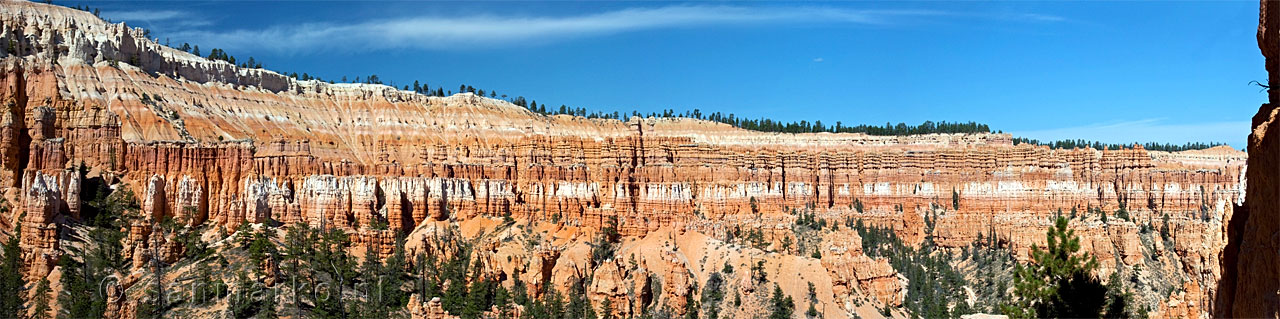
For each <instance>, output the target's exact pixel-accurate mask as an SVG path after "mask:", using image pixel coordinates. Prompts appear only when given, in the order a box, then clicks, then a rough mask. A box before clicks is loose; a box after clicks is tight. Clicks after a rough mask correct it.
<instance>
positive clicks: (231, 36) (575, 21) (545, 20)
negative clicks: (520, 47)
mask: <svg viewBox="0 0 1280 319" xmlns="http://www.w3.org/2000/svg"><path fill="white" fill-rule="evenodd" d="M944 14H945V13H942V12H936V11H910V10H848V9H836V8H816V7H785V8H762V7H737V6H668V7H659V8H630V9H622V10H616V11H608V12H602V13H594V14H585V15H574V16H559V17H535V16H495V15H483V16H469V17H442V16H421V17H410V18H399V19H381V20H376V21H373V20H371V21H366V22H361V23H355V24H334V23H309V24H299V25H282V26H274V27H269V28H266V29H259V30H249V29H240V30H231V31H203V30H187V31H179V32H176V33H175V34H174V37H175V38H183V39H190V40H191V41H195V42H199V43H208V44H209V45H211V46H212V45H216V46H219V47H224V48H233V49H266V50H272V51H276V52H280V53H291V52H306V51H311V50H317V49H332V50H379V49H398V48H418V49H450V48H458V47H476V46H481V47H484V46H490V47H494V46H507V45H513V44H522V43H527V42H534V41H538V42H547V41H557V40H564V39H569V38H581V37H590V36H601V35H609V34H617V33H623V32H634V31H643V30H653V29H664V28H681V27H705V26H726V25H729V26H732V25H758V24H764V23H793V22H803V23H845V24H858V25H885V24H892V23H894V22H897V21H898V20H900V19H903V18H907V17H921V16H933V15H944Z"/></svg>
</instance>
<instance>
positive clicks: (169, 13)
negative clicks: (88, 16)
mask: <svg viewBox="0 0 1280 319" xmlns="http://www.w3.org/2000/svg"><path fill="white" fill-rule="evenodd" d="M102 16H103V17H105V18H108V19H111V20H115V21H125V22H134V21H152V22H155V21H164V20H172V19H178V18H184V17H187V16H188V14H187V13H186V12H183V11H175V10H139V11H115V12H111V11H108V12H103V13H102Z"/></svg>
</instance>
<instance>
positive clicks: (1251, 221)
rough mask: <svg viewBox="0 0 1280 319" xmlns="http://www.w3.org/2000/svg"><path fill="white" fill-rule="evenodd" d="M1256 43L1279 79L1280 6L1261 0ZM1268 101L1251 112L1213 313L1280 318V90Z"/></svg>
mask: <svg viewBox="0 0 1280 319" xmlns="http://www.w3.org/2000/svg"><path fill="white" fill-rule="evenodd" d="M1259 11H1260V14H1259V18H1258V47H1259V48H1260V49H1261V50H1262V56H1263V57H1265V58H1266V68H1267V74H1268V77H1267V79H1268V82H1267V84H1268V85H1275V84H1277V83H1280V5H1277V4H1275V3H1271V2H1268V1H1261V8H1260V10H1259ZM1267 96H1268V103H1264V104H1262V106H1261V107H1260V108H1258V113H1257V114H1255V115H1254V116H1253V130H1252V131H1251V133H1250V134H1249V146H1248V147H1249V148H1248V150H1249V160H1248V161H1249V169H1248V172H1247V174H1246V175H1247V176H1246V178H1247V179H1248V181H1249V183H1248V189H1247V190H1246V195H1245V201H1244V207H1242V208H1244V209H1243V210H1242V213H1241V214H1239V215H1237V216H1233V217H1232V218H1231V219H1230V221H1229V223H1228V226H1227V232H1228V235H1229V237H1230V239H1231V244H1230V245H1229V246H1228V247H1227V248H1226V249H1225V250H1224V251H1223V252H1222V262H1221V267H1222V271H1223V272H1224V274H1223V280H1222V281H1221V282H1220V283H1219V288H1218V290H1219V291H1220V294H1219V296H1218V298H1217V299H1216V303H1215V304H1214V315H1215V316H1221V317H1240V318H1263V317H1266V318H1275V317H1280V293H1277V291H1280V253H1277V252H1280V237H1277V236H1276V233H1278V232H1280V207H1277V206H1276V204H1275V203H1276V202H1277V200H1280V185H1276V183H1277V181H1280V179H1277V176H1280V171H1277V169H1280V163H1277V162H1276V160H1277V158H1280V132H1277V131H1280V126H1275V125H1273V124H1275V123H1276V120H1277V113H1278V112H1277V110H1280V108H1277V106H1280V89H1276V88H1271V87H1268V88H1267Z"/></svg>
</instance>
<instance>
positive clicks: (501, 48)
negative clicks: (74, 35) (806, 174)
mask: <svg viewBox="0 0 1280 319" xmlns="http://www.w3.org/2000/svg"><path fill="white" fill-rule="evenodd" d="M56 3H58V4H62V5H67V6H75V5H89V6H92V7H96V8H101V9H102V16H103V17H104V18H109V19H112V20H115V21H121V20H123V21H126V22H127V23H129V24H130V25H134V26H141V27H146V28H149V29H151V30H152V35H153V36H155V37H158V38H160V39H161V41H164V40H165V39H168V40H169V41H170V42H171V43H173V44H174V45H175V46H177V45H178V44H181V43H183V42H190V43H192V44H198V45H199V46H200V48H201V50H202V52H203V53H206V54H207V53H208V52H209V51H208V50H209V49H212V48H222V49H225V50H226V51H227V52H228V53H230V54H231V55H234V56H236V57H237V58H238V59H240V60H244V59H246V58H248V57H249V56H253V57H255V59H257V60H259V61H262V62H263V63H264V64H265V65H266V67H267V68H269V69H273V70H281V71H291V72H298V73H302V72H307V73H309V74H311V75H315V76H320V77H323V78H325V79H335V80H336V79H339V78H341V77H342V76H348V77H350V78H354V77H355V76H362V77H363V76H367V75H369V74H377V75H378V76H379V77H380V78H381V79H382V80H383V81H384V82H392V81H394V82H395V83H396V84H397V85H403V84H410V83H412V82H413V81H414V80H419V81H422V82H425V83H428V84H430V85H431V86H432V87H436V86H443V87H444V88H446V89H453V90H456V89H457V87H458V85H459V84H464V83H465V84H469V85H472V86H475V87H476V88H482V89H486V90H497V91H498V93H500V94H511V95H513V96H514V95H522V96H525V97H527V98H531V99H534V100H536V101H537V102H538V103H540V104H550V105H552V106H559V105H560V104H567V105H569V106H574V107H586V108H588V109H590V110H606V111H630V110H640V111H641V112H646V113H647V112H656V111H660V110H662V109H668V108H671V109H676V110H684V109H693V108H698V109H701V110H702V111H703V113H709V112H712V111H721V112H725V113H736V114H738V115H739V116H746V117H750V118H757V117H770V118H773V119H777V120H785V121H791V120H802V119H806V120H810V121H813V120H821V121H822V122H824V123H827V124H833V123H835V122H836V121H842V122H843V123H845V124H863V123H866V124H882V123H885V122H893V123H898V122H907V123H913V124H914V123H920V122H923V121H925V120H933V121H943V120H945V121H978V122H983V123H987V124H990V125H991V126H992V127H993V128H995V129H1000V130H1004V131H1006V132H1011V133H1014V134H1015V135H1018V136H1026V137H1031V138H1038V139H1042V140H1049V139H1062V138H1084V139H1089V140H1101V141H1105V142H1116V143H1122V142H1133V141H1144V142H1145V141H1156V142H1174V143H1182V142H1188V141H1205V142H1207V141H1218V142H1226V143H1230V144H1231V145H1232V146H1234V147H1236V148H1242V147H1244V145H1245V141H1246V138H1247V135H1248V132H1249V119H1250V117H1251V116H1252V115H1253V114H1254V113H1255V112H1256V110H1257V107H1258V105H1259V104H1260V103H1262V102H1263V101H1264V100H1265V99H1266V96H1265V94H1263V93H1261V92H1259V89H1258V88H1257V87H1254V86H1250V85H1248V82H1249V81H1251V80H1264V79H1265V78H1266V73H1265V71H1264V69H1263V59H1262V57H1261V55H1260V54H1259V53H1258V49H1257V44H1256V39H1255V32H1256V28H1257V6H1258V4H1257V2H1256V1H1240V2H1192V1H1186V2H1150V1H1123V2H1057V1H1052V2H963V1H954V2H938V1H926V2H577V1H556V2H340V1H323V2H267V3H251V2H224V1H219V2H186V1H183V2H166V1H139V2H61V1H59V2H56Z"/></svg>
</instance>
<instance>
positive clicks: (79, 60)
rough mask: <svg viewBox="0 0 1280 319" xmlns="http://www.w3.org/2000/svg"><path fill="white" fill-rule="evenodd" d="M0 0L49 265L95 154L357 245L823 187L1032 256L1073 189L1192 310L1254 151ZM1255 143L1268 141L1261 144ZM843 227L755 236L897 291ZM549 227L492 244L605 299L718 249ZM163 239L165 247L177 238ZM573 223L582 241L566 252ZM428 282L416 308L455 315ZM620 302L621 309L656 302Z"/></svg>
mask: <svg viewBox="0 0 1280 319" xmlns="http://www.w3.org/2000/svg"><path fill="white" fill-rule="evenodd" d="M3 4H4V5H3V6H0V39H2V40H3V41H5V42H12V43H15V44H16V45H15V46H14V50H12V51H0V59H2V60H0V84H3V85H0V102H3V103H4V104H3V105H4V107H5V108H4V109H3V110H0V185H6V186H8V188H7V191H6V192H5V196H6V198H7V199H9V202H10V203H15V204H11V205H12V206H11V207H13V208H14V210H15V212H14V216H12V217H11V218H10V219H9V220H8V221H7V222H8V226H10V227H9V229H14V228H17V227H20V228H21V229H22V231H23V234H24V236H23V252H24V258H27V259H28V260H30V261H31V263H32V264H33V265H37V267H33V268H32V269H33V270H32V275H33V276H43V275H44V274H47V273H48V272H49V271H50V267H51V266H50V265H53V263H54V262H56V260H57V258H58V256H60V252H61V251H60V249H59V246H58V243H59V240H58V237H57V229H58V227H59V225H60V224H63V223H66V222H67V221H68V220H71V221H74V220H77V219H79V218H81V216H79V208H78V205H79V202H80V198H79V195H78V194H79V192H80V187H81V186H80V185H81V181H82V179H84V178H104V179H108V180H116V179H118V180H120V181H122V182H123V183H124V184H123V185H124V186H123V187H128V188H129V189H131V190H133V192H134V193H135V194H138V195H139V201H140V202H141V204H142V206H143V216H145V217H146V218H151V219H155V218H164V217H175V218H177V220H181V221H183V222H186V223H189V224H192V225H213V226H221V227H222V229H226V230H228V231H230V230H233V229H235V228H236V226H238V225H240V224H241V223H244V222H248V223H262V222H265V221H269V220H271V221H276V222H279V223H281V224H283V225H292V224H295V223H306V224H310V225H314V226H319V225H324V226H326V227H340V228H345V229H348V230H350V231H349V232H348V233H349V234H352V236H353V239H354V241H355V242H356V243H357V245H356V246H359V247H370V248H372V249H377V250H378V252H379V253H380V254H384V255H385V254H387V253H389V252H390V251H391V249H390V248H391V247H390V245H394V244H395V240H394V238H395V234H396V233H410V232H414V231H415V230H422V229H424V228H430V227H437V226H436V225H438V224H439V223H441V222H463V221H471V220H500V219H501V218H503V217H511V218H514V219H518V220H522V221H536V222H543V223H547V224H556V225H559V226H560V227H568V228H569V229H575V231H581V232H583V233H584V235H582V236H581V237H579V236H576V235H575V236H564V237H563V238H572V239H565V240H567V241H569V242H575V241H576V242H579V243H585V242H586V241H589V240H590V238H591V237H590V236H589V235H585V234H590V233H592V232H594V231H595V230H597V229H599V228H600V227H602V226H603V225H605V224H606V221H608V220H611V219H615V218H616V220H617V221H618V229H619V230H620V232H621V233H622V235H624V236H626V237H629V238H648V237H652V236H654V234H660V233H662V232H664V231H672V230H679V231H680V232H684V231H689V232H690V233H696V234H704V235H705V236H706V237H707V238H703V237H696V236H695V237H689V236H694V235H682V236H685V237H681V238H686V239H685V240H693V239H697V240H699V241H708V240H726V239H727V237H728V234H729V232H728V230H729V229H733V228H735V227H737V228H753V229H755V228H760V229H767V230H770V232H769V235H768V236H769V240H770V241H774V240H781V239H780V238H787V240H794V238H789V237H787V236H789V235H788V234H787V232H788V231H787V227H788V226H787V225H788V223H791V222H793V221H794V220H795V219H796V215H795V211H797V210H807V211H814V212H817V213H818V214H819V215H820V216H821V217H822V218H826V219H830V220H833V221H840V220H844V219H845V218H849V217H852V218H857V219H861V220H864V221H865V222H867V223H868V224H869V225H877V226H883V227H890V228H892V229H894V230H895V231H896V232H897V233H898V234H899V235H901V236H902V237H904V238H906V239H907V240H908V241H910V242H913V243H919V242H921V241H922V240H924V238H925V236H926V231H927V230H928V226H927V225H926V224H927V223H926V220H927V218H933V217H932V216H937V217H936V218H937V219H936V226H934V227H933V236H934V240H935V241H936V242H937V243H938V244H939V245H941V246H943V247H947V248H959V247H964V246H966V245H968V244H969V243H972V242H974V241H976V240H977V239H978V237H979V236H980V234H981V235H985V236H988V237H990V236H995V237H998V238H1000V240H1001V241H1002V245H1004V246H1007V247H1010V248H1012V249H1014V251H1016V252H1017V253H1018V256H1019V258H1023V259H1025V258H1026V251H1027V250H1028V249H1030V247H1032V246H1038V245H1044V243H1043V241H1044V236H1043V229H1045V228H1046V227H1048V226H1049V223H1050V220H1051V218H1052V217H1053V216H1055V214H1057V213H1058V212H1059V210H1062V211H1064V214H1065V212H1068V211H1071V210H1072V209H1074V210H1076V211H1077V213H1078V214H1079V215H1080V217H1079V221H1075V222H1073V223H1072V227H1073V228H1076V229H1077V233H1078V234H1080V235H1082V237H1083V240H1082V245H1083V246H1084V247H1085V250H1087V251H1089V252H1091V253H1093V254H1094V255H1096V256H1098V257H1099V259H1100V261H1101V263H1102V265H1103V267H1102V268H1103V272H1110V271H1113V270H1114V269H1118V268H1120V267H1128V266H1134V265H1138V264H1142V263H1144V259H1147V258H1150V254H1152V253H1154V254H1167V255H1168V256H1173V257H1174V258H1173V259H1174V260H1176V261H1177V263H1176V265H1174V266H1170V267H1172V268H1174V269H1172V271H1176V273H1178V274H1179V276H1184V277H1185V278H1187V279H1189V280H1190V281H1191V282H1192V283H1193V284H1195V285H1196V286H1195V287H1205V288H1204V289H1195V290H1194V291H1190V290H1189V291H1188V292H1186V293H1184V294H1182V295H1179V298H1180V299H1179V302H1178V303H1177V306H1176V307H1178V308H1177V311H1178V312H1179V313H1201V314H1204V313H1205V312H1204V309H1199V308H1193V307H1198V306H1195V305H1204V304H1208V302H1209V301H1210V300H1211V299H1212V298H1213V297H1214V294H1215V293H1216V291H1217V289H1216V288H1213V287H1218V279H1219V277H1220V276H1221V273H1220V271H1219V270H1218V268H1217V265H1219V264H1221V263H1223V261H1221V260H1219V259H1220V258H1225V257H1223V255H1222V254H1221V251H1222V249H1223V247H1224V246H1225V245H1226V237H1225V236H1226V235H1225V234H1224V222H1225V221H1229V220H1231V218H1232V215H1233V211H1234V205H1233V204H1234V203H1238V202H1240V201H1241V199H1242V197H1243V196H1244V193H1243V186H1242V185H1243V182H1242V179H1243V177H1244V176H1245V174H1246V173H1245V171H1246V170H1245V169H1244V167H1245V159H1246V157H1245V155H1244V154H1243V153H1241V152H1238V151H1235V150H1231V149H1229V148H1220V149H1213V150H1206V151H1193V152H1180V153H1164V152H1149V151H1146V150H1143V149H1141V148H1140V147H1138V148H1134V149H1125V150H1108V151H1097V150H1092V149H1084V150H1079V149H1076V150H1052V149H1049V148H1046V147H1038V146H1029V145H1013V143H1012V140H1011V137H1010V136H1009V135H1008V134H968V135H963V134H931V135H919V136H895V137H882V136H868V135H863V134H829V133H820V134H779V133H760V132H751V131H746V130H741V129H736V128H732V127H730V126H727V125H724V124H719V123H712V122H706V121H699V120H692V119H654V118H632V119H630V120H628V121H616V120H599V119H584V118H578V117H571V116H563V115H562V116H542V115H538V114H535V113H531V112H528V111H527V110H524V109H523V108H520V107H518V106H515V105H512V104H510V103H507V102H505V101H501V100H495V99H489V98H484V97H478V96H474V95H471V94H459V95H454V96H451V97H444V98H440V97H427V96H422V95H418V94H414V93H412V92H406V91H400V90H397V89H395V88H391V87H386V86H381V85H362V84H327V83H321V82H317V81H295V80H293V79H289V78H287V77H284V76H281V75H278V74H276V73H274V72H271V71H266V70H259V69H242V68H238V67H235V66H233V65H230V64H228V63H223V62H216V61H209V60H205V59H202V58H199V57H195V56H192V55H190V54H187V53H185V52H180V51H176V50H173V49H170V48H166V47H163V46H160V45H158V44H156V43H155V42H154V41H151V40H147V39H145V38H144V37H143V35H144V34H145V33H143V32H142V31H140V30H138V29H131V28H128V27H126V26H124V25H123V24H114V25H113V24H107V23H105V22H103V21H101V20H98V19H97V18H95V17H93V16H92V15H89V14H88V13H84V12H80V11H75V10H69V9H65V8H56V7H52V6H47V5H42V4H34V3H26V2H11V1H5V2H3ZM0 49H2V48H0ZM6 50H7V49H6ZM1264 127H1265V125H1264ZM1263 133H1265V130H1264V131H1263ZM1255 135H1257V136H1258V137H1259V138H1260V137H1261V136H1262V134H1261V133H1259V131H1257V130H1256V129H1255ZM1255 144H1257V143H1253V142H1251V145H1250V147H1251V152H1253V151H1254V150H1253V148H1254V147H1259V149H1258V151H1260V152H1265V151H1266V149H1265V147H1267V146H1265V145H1264V144H1257V145H1256V146H1255ZM1254 154H1257V153H1254ZM1248 160H1249V161H1255V158H1254V157H1250V158H1249V159H1248ZM1258 161H1261V160H1258ZM1266 163H1267V162H1258V163H1255V165H1252V166H1254V167H1253V168H1251V169H1249V170H1248V173H1247V175H1248V176H1249V177H1251V178H1250V179H1254V180H1255V181H1257V180H1258V179H1264V180H1265V179H1266V176H1267V174H1269V171H1267V170H1266V169H1265V168H1258V167H1259V166H1263V167H1265V165H1266ZM1272 166H1274V165H1272ZM1265 185H1267V184H1266V182H1262V184H1260V186H1259V184H1250V185H1249V186H1250V187H1251V188H1250V189H1251V190H1252V189H1253V188H1254V187H1264V186H1265ZM1250 196H1254V195H1253V193H1251V194H1250ZM1258 196H1263V195H1258ZM953 197H955V199H956V200H955V202H953ZM1264 201H1265V200H1259V201H1254V200H1252V197H1251V199H1250V201H1249V202H1250V203H1251V204H1252V203H1256V202H1264ZM957 206H958V207H957ZM1091 208H1097V209H1101V210H1102V211H1103V212H1105V214H1109V215H1111V217H1110V218H1109V219H1106V218H1104V217H1102V216H1101V215H1099V214H1097V213H1091V212H1090V211H1091ZM1259 209H1262V208H1259ZM1119 210H1123V211H1126V212H1128V215H1129V218H1128V219H1121V218H1120V217H1119V216H1118V215H1116V212H1117V211H1119ZM20 213H25V214H26V215H25V217H24V218H23V219H22V220H17V216H21V215H19V214H20ZM1272 215H1274V214H1272ZM1166 216H1167V218H1168V220H1169V223H1170V228H1171V230H1170V233H1171V236H1170V237H1171V239H1170V240H1169V243H1170V244H1168V245H1166V244H1165V243H1164V242H1163V241H1161V242H1157V243H1155V244H1150V246H1149V248H1148V244H1144V243H1143V242H1142V238H1143V237H1142V236H1143V235H1142V227H1143V226H1144V225H1146V226H1152V225H1159V224H1160V223H1162V221H1163V220H1164V219H1165V218H1166ZM383 226H386V227H385V228H386V230H382V229H383ZM1260 229H1262V230H1265V229H1266V228H1265V227H1264V228H1260ZM1249 231H1250V230H1248V229H1247V230H1246V233H1249ZM1252 231H1255V232H1256V231H1258V230H1252ZM415 233H416V232H415ZM154 236H156V235H155V234H152V233H151V232H150V230H149V229H148V227H147V226H146V225H144V224H138V225H133V226H131V227H130V235H129V236H128V238H127V239H126V242H125V245H124V247H126V249H127V250H128V251H129V254H130V257H131V259H132V260H134V265H135V266H138V267H141V265H143V264H144V262H145V261H146V260H147V259H148V258H150V257H149V256H147V254H149V252H147V250H148V249H146V248H147V247H149V246H148V245H150V244H151V242H157V243H159V242H167V240H166V239H164V238H153V237H154ZM677 237H678V236H674V235H673V236H672V238H673V240H674V238H677ZM1148 237H1149V236H1148ZM826 242H827V243H828V245H827V246H824V247H825V248H824V249H827V252H828V254H824V256H823V258H821V259H819V260H804V259H803V258H798V257H797V258H782V259H779V258H774V257H767V258H766V257H759V258H762V259H768V260H769V267H771V271H773V273H775V274H777V273H778V271H784V272H785V271H786V270H788V269H815V270H818V269H820V270H821V271H814V272H812V273H811V274H810V277H809V278H811V279H812V280H825V281H827V282H830V283H831V284H830V285H823V289H824V293H823V294H824V295H830V296H846V297H847V296H848V295H851V294H855V292H857V293H858V294H865V295H868V296H871V298H872V299H874V300H877V302H880V303H882V304H886V305H896V304H900V303H901V301H902V300H901V299H902V296H901V291H902V289H903V288H902V287H903V285H904V284H905V283H903V282H901V281H900V280H899V279H898V275H897V274H896V272H895V271H894V270H893V269H892V267H889V266H888V264H887V262H885V261H884V260H875V259H872V258H869V257H867V256H865V255H862V254H861V253H860V247H859V246H860V244H859V243H858V242H857V241H856V240H854V239H850V237H844V238H833V239H831V240H828V241H826ZM413 245H416V246H413V247H420V248H421V249H422V251H427V250H429V249H427V248H429V247H431V245H432V244H430V243H418V244H413ZM550 246H556V247H561V248H556V249H550V248H548V249H546V250H539V251H536V252H526V253H527V254H521V255H517V254H510V253H508V254H507V255H506V256H507V257H508V260H524V259H525V258H528V259H529V260H528V263H529V265H528V266H527V269H525V268H524V267H526V266H524V265H505V264H504V262H502V261H497V262H495V263H496V264H495V265H490V266H491V267H492V268H494V269H503V270H501V273H503V274H507V275H514V273H513V272H514V269H515V268H517V267H519V268H521V269H524V270H525V272H523V274H524V276H527V277H529V280H527V281H526V282H529V283H530V284H531V286H533V287H534V288H535V289H537V288H538V286H539V285H541V284H542V283H543V281H544V280H546V279H556V280H552V281H551V282H552V283H553V284H561V285H565V284H568V283H569V282H572V280H571V279H573V278H578V279H580V278H582V277H583V276H596V277H599V278H597V279H600V280H601V281H596V282H595V283H596V284H595V286H593V287H589V288H590V289H591V291H592V292H593V294H592V296H591V298H593V300H596V301H601V300H604V299H611V300H613V299H619V294H620V291H622V289H623V288H622V287H626V286H637V285H639V286H647V284H646V282H647V281H648V280H650V278H651V277H653V278H661V280H662V285H664V286H663V289H662V295H658V296H652V297H653V298H657V299H661V300H667V301H669V302H671V303H672V304H679V303H682V302H684V301H683V300H684V296H685V295H684V294H689V293H696V292H692V291H691V290H689V287H690V286H691V284H690V280H692V279H691V278H690V276H705V275H706V274H708V273H709V272H710V271H709V269H712V268H710V266H707V265H700V264H697V263H690V262H689V261H688V260H682V259H680V256H682V255H683V253H676V252H673V251H669V255H661V256H660V255H653V256H650V257H648V258H646V259H643V260H642V261H641V262H642V263H646V265H648V266H647V267H646V268H645V269H650V270H645V271H644V272H635V273H632V272H628V271H627V270H626V269H628V267H627V266H624V265H620V264H614V265H612V266H608V267H603V268H596V269H595V270H591V269H589V268H587V266H586V264H585V261H584V259H583V258H582V256H583V254H582V253H581V251H582V250H584V249H585V248H582V246H580V245H579V246H571V245H568V244H566V243H563V242H562V243H556V244H554V245H550ZM164 247H165V248H164V252H162V253H163V254H165V255H164V256H161V257H162V258H164V259H166V260H169V259H173V258H175V257H173V256H174V255H176V253H175V252H174V251H175V248H173V246H172V245H170V244H165V246H164ZM564 247H578V248H576V249H577V250H565V251H564V252H563V254H562V252H561V251H560V250H559V249H562V248H564ZM1242 247H1252V246H1247V245H1246V246H1242ZM1265 247H1274V246H1263V248H1259V249H1264V248H1265ZM415 249H418V248H415ZM1242 249H1243V248H1242ZM1249 249H1255V248H1249ZM494 250H499V248H494ZM1273 250H1274V249H1273ZM575 251H576V252H575ZM726 254H727V253H726ZM1273 257H1274V256H1273ZM513 258H514V259H513ZM743 258H747V257H743ZM751 258H755V257H751ZM1273 259H1274V258H1273ZM633 260H634V259H633ZM1258 262H1262V263H1264V264H1265V262H1266V260H1261V261H1258ZM510 263H514V262H510ZM498 264H503V265H498ZM1272 264H1274V263H1272ZM742 266H743V267H742V268H741V269H745V268H746V267H749V265H746V264H743V265H742ZM504 267H505V268H504ZM609 267H615V268H617V271H614V270H611V269H613V268H609ZM495 272H497V270H495ZM650 272H652V274H654V275H653V276H649V275H648V274H649V273H650ZM700 280H705V277H700ZM748 284H750V282H748ZM797 285H799V284H797ZM556 288H557V289H562V290H563V289H567V287H556ZM760 288H762V289H764V287H760ZM752 289H754V288H752ZM785 289H786V290H787V291H796V293H797V294H798V293H800V292H799V291H800V290H802V289H804V287H802V286H794V287H792V286H788V287H785ZM1273 297H1274V296H1273ZM426 300H430V298H428V297H425V296H424V297H422V299H419V301H421V302H422V303H426V304H428V305H427V306H425V307H421V308H415V309H418V310H415V313H418V312H423V313H427V314H433V313H434V314H436V315H438V313H436V312H437V311H436V310H432V309H435V308H433V307H432V306H430V304H429V302H427V301H426ZM616 301H622V300H620V299H619V300H616ZM615 305H616V306H617V308H615V309H616V310H617V311H618V312H619V313H634V309H636V308H637V306H635V305H627V304H624V303H615ZM1189 305H1190V306H1189ZM1272 305H1274V303H1272ZM834 307H836V308H833V310H838V309H840V307H843V306H834ZM1170 307H1174V306H1170ZM424 309H425V310H424ZM424 316H428V317H430V316H432V315H424Z"/></svg>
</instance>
